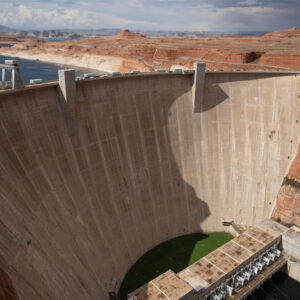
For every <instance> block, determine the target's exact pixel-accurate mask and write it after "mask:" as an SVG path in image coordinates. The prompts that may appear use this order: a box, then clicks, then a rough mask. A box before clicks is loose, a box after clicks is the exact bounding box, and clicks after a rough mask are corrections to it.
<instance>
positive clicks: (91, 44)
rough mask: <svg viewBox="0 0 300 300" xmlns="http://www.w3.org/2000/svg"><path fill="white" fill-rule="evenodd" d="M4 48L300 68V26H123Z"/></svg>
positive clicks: (89, 61) (94, 62)
mask: <svg viewBox="0 0 300 300" xmlns="http://www.w3.org/2000/svg"><path fill="white" fill-rule="evenodd" d="M1 53H2V54H5V55H13V56H19V57H22V58H30V59H39V60H43V61H49V62H56V63H63V64H70V65H76V66H80V67H88V68H94V69H99V70H102V71H113V70H115V71H121V72H128V71H130V70H133V69H139V70H141V71H153V70H154V69H156V68H164V69H167V70H169V69H172V68H183V69H190V68H192V65H193V63H194V62H196V61H200V62H201V61H202V62H206V64H207V68H208V69H214V70H218V69H225V70H230V69H232V68H235V69H241V70H245V69H246V70H248V69H250V70H251V69H260V70H261V69H283V70H285V69H300V31H299V30H297V29H295V28H292V29H290V30H285V31H278V32H273V33H269V34H266V35H264V36H239V37H237V36H232V37H198V38H150V37H148V36H146V35H143V34H139V33H133V32H130V31H129V30H123V31H122V32H120V33H119V34H118V35H115V36H107V37H91V38H86V39H74V40H67V41H62V42H45V41H43V40H40V39H39V40H27V41H24V42H20V43H16V44H15V45H13V46H12V47H2V49H1Z"/></svg>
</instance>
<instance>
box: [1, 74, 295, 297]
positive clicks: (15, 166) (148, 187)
mask: <svg viewBox="0 0 300 300" xmlns="http://www.w3.org/2000/svg"><path fill="white" fill-rule="evenodd" d="M195 74H198V73H195ZM195 74H194V73H193V72H190V73H189V72H187V73H184V74H176V73H172V74H171V73H161V74H158V73H157V74H140V75H128V76H120V77H115V78H113V77H111V78H110V77H108V78H99V79H90V80H81V81H76V82H75V81H74V82H73V83H72V82H71V84H68V86H67V87H65V90H64V87H62V86H63V85H61V84H60V83H58V82H54V83H47V84H42V85H39V86H38V85H37V86H32V87H26V88H24V89H21V90H15V91H14V90H12V91H3V92H0V147H1V151H0V176H1V179H0V199H1V209H0V268H1V269H2V270H4V271H5V272H6V274H7V275H8V276H9V278H10V280H11V282H12V283H13V285H14V287H15V290H16V292H17V294H18V295H19V297H20V299H80V300H83V299H105V300H106V299H109V296H108V293H109V292H110V291H117V290H118V288H119V287H120V285H121V283H122V280H123V278H124V276H125V274H126V273H127V271H128V270H129V268H130V267H131V266H132V265H133V264H134V263H135V262H136V261H137V259H138V258H140V257H141V256H142V255H143V254H144V253H145V252H146V251H148V250H150V249H151V248H153V247H154V246H156V245H158V244H160V243H161V242H163V241H166V240H168V239H171V238H173V237H177V236H180V235H183V234H187V233H193V232H199V231H207V232H211V231H224V230H227V229H226V227H224V226H223V225H222V222H223V221H228V220H229V221H232V220H234V222H236V223H238V224H244V225H250V226H254V225H257V224H259V223H260V222H261V221H262V220H264V219H267V218H269V217H270V216H271V213H272V210H273V208H274V206H275V202H276V195H277V192H278V190H279V189H280V186H281V183H282V181H283V178H284V176H285V174H286V172H287V170H288V167H289V165H290V163H291V161H292V159H293V157H294V156H295V154H296V152H297V146H298V142H299V140H300V130H299V126H300V122H299V120H300V118H299V116H300V77H299V74H297V73H290V72H206V73H205V74H203V73H199V74H198V75H199V76H200V77H199V78H200V79H199V78H197V76H198V75H197V76H196V75H195ZM204 75H205V76H204ZM201 76H202V77H201ZM66 82H68V80H66ZM291 141H292V142H291ZM282 231H283V229H282Z"/></svg>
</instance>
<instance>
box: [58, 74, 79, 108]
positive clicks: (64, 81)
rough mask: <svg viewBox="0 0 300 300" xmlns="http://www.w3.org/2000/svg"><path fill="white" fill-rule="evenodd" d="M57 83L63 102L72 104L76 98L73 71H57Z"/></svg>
mask: <svg viewBox="0 0 300 300" xmlns="http://www.w3.org/2000/svg"><path fill="white" fill-rule="evenodd" d="M58 82H59V87H60V90H61V93H62V95H63V97H64V99H65V101H66V102H67V103H70V102H73V101H74V99H75V96H76V82H75V70H59V71H58Z"/></svg>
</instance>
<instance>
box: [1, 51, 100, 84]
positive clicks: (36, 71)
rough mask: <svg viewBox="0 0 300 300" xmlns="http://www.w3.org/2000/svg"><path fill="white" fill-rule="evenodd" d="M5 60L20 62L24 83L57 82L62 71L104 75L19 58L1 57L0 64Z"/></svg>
mask: <svg viewBox="0 0 300 300" xmlns="http://www.w3.org/2000/svg"><path fill="white" fill-rule="evenodd" d="M5 59H15V60H18V61H19V67H20V69H21V74H22V77H23V80H24V83H29V81H30V79H37V78H41V79H43V80H44V81H49V80H57V79H58V73H57V72H58V70H60V69H74V70H75V74H76V76H81V75H83V74H84V73H95V74H98V75H100V74H103V72H101V71H97V70H92V69H88V68H79V67H73V66H72V67H70V66H66V65H59V64H52V63H46V62H41V61H37V60H28V59H21V58H17V57H7V56H2V55H0V64H3V63H4V61H5ZM0 80H1V79H0Z"/></svg>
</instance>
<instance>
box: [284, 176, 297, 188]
mask: <svg viewBox="0 0 300 300" xmlns="http://www.w3.org/2000/svg"><path fill="white" fill-rule="evenodd" d="M282 185H290V186H292V187H294V188H296V189H300V182H298V181H297V180H295V179H291V178H288V177H287V176H285V177H284V180H283V182H282Z"/></svg>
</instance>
